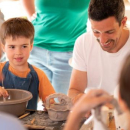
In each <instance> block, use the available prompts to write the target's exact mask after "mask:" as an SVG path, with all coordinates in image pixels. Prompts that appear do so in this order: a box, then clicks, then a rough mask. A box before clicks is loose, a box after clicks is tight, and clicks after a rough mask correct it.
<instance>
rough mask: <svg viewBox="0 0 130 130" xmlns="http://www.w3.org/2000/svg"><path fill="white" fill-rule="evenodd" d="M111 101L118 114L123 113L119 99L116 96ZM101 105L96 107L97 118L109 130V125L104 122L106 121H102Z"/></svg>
mask: <svg viewBox="0 0 130 130" xmlns="http://www.w3.org/2000/svg"><path fill="white" fill-rule="evenodd" d="M110 103H111V104H112V105H113V106H114V108H115V109H116V110H117V112H118V115H121V114H122V110H121V108H120V106H119V104H118V102H117V100H116V99H115V98H113V100H112V101H111V102H110ZM101 107H102V105H101V106H98V107H96V108H95V118H96V119H97V120H98V121H100V122H101V123H102V126H103V127H104V130H108V127H107V126H106V125H105V124H104V122H103V121H102V118H101Z"/></svg>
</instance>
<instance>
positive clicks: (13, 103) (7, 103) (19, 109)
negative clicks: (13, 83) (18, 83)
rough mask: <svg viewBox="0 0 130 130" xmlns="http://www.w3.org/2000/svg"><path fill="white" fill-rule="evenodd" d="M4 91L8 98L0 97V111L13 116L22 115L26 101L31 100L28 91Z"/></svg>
mask: <svg viewBox="0 0 130 130" xmlns="http://www.w3.org/2000/svg"><path fill="white" fill-rule="evenodd" d="M6 90H7V91H8V93H9V97H8V98H3V97H0V111H3V112H7V113H10V114H13V115H15V116H20V115H22V114H23V113H24V112H25V110H26V105H27V103H28V101H29V100H30V99H31V98H32V94H31V93H30V92H29V91H26V90H21V89H6Z"/></svg>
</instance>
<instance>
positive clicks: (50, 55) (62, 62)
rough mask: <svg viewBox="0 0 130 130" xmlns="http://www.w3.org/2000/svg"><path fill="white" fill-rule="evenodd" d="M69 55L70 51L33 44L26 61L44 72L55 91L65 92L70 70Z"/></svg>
mask: <svg viewBox="0 0 130 130" xmlns="http://www.w3.org/2000/svg"><path fill="white" fill-rule="evenodd" d="M71 57H72V52H55V51H49V50H46V49H43V48H39V47H35V46H34V47H33V50H32V52H31V55H30V57H29V60H28V61H29V63H30V64H32V65H35V66H36V67H38V68H40V69H42V70H43V71H44V72H45V74H46V75H47V77H48V78H49V80H50V82H51V84H52V86H53V87H54V89H55V91H56V92H61V93H64V94H67V91H68V88H69V82H70V76H71V72H72V68H71V67H70V66H69V64H68V60H69V59H70V58H71Z"/></svg>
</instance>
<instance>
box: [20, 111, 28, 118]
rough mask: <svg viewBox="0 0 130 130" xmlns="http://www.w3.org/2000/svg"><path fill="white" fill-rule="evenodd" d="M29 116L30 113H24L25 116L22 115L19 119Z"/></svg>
mask: <svg viewBox="0 0 130 130" xmlns="http://www.w3.org/2000/svg"><path fill="white" fill-rule="evenodd" d="M29 114H30V112H29V113H25V114H23V115H22V116H20V117H19V119H22V118H24V117H26V116H28V115H29Z"/></svg>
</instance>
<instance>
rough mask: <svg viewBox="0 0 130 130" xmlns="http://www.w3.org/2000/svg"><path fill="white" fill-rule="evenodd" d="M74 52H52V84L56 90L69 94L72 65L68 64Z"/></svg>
mask: <svg viewBox="0 0 130 130" xmlns="http://www.w3.org/2000/svg"><path fill="white" fill-rule="evenodd" d="M71 57H72V52H50V69H51V70H52V72H53V74H52V85H53V87H54V89H55V91H56V92H61V93H64V94H67V92H68V89H69V82H70V76H71V72H72V67H71V66H70V65H69V64H68V61H69V59H70V58H71Z"/></svg>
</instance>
